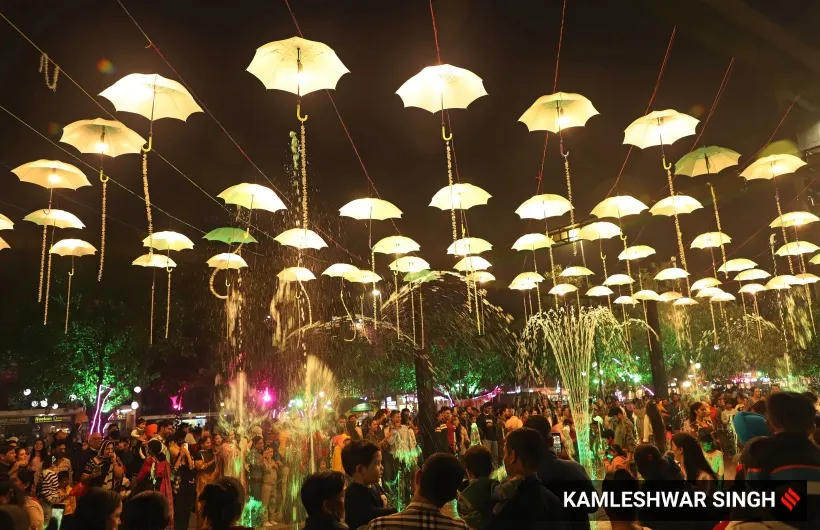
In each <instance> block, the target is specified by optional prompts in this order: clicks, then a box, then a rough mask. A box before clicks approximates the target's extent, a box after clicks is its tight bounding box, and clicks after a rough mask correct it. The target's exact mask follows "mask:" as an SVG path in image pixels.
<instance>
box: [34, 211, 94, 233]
mask: <svg viewBox="0 0 820 530" xmlns="http://www.w3.org/2000/svg"><path fill="white" fill-rule="evenodd" d="M23 220H24V221H30V222H32V223H34V224H38V225H40V226H53V227H56V228H85V225H84V224H83V223H82V221H80V220H79V219H78V218H77V216H76V215H74V214H72V213H69V212H66V211H65V210H57V209H54V208H52V209H51V210H36V211H33V212H31V213H30V214H28V215H27V216H25V217H23Z"/></svg>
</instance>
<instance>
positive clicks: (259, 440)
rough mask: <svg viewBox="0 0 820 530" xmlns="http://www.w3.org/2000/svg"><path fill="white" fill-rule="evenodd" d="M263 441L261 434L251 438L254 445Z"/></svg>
mask: <svg viewBox="0 0 820 530" xmlns="http://www.w3.org/2000/svg"><path fill="white" fill-rule="evenodd" d="M261 441H262V437H261V436H254V437H253V439H252V440H251V444H252V445H256V444H257V443H259V442H261Z"/></svg>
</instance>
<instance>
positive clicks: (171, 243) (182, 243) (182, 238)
mask: <svg viewBox="0 0 820 530" xmlns="http://www.w3.org/2000/svg"><path fill="white" fill-rule="evenodd" d="M142 246H144V247H151V248H153V249H155V250H161V251H162V250H164V251H168V250H175V251H176V250H191V249H193V248H194V242H193V241H191V240H190V239H188V237H187V236H186V235H184V234H180V233H179V232H170V231H166V232H156V233H154V235H153V236H149V237H146V238H145V239H143V240H142Z"/></svg>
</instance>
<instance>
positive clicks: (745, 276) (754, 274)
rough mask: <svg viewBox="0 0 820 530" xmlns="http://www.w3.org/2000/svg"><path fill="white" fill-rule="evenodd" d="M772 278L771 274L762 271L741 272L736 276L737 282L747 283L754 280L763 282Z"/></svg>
mask: <svg viewBox="0 0 820 530" xmlns="http://www.w3.org/2000/svg"><path fill="white" fill-rule="evenodd" d="M770 276H771V274H769V273H768V272H766V271H763V270H760V269H746V270H745V271H741V272H739V273H738V275H737V276H735V281H738V282H747V281H752V280H763V279H765V278H768V277H770Z"/></svg>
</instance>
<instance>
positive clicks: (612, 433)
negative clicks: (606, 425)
mask: <svg viewBox="0 0 820 530" xmlns="http://www.w3.org/2000/svg"><path fill="white" fill-rule="evenodd" d="M601 436H603V437H604V439H607V438H615V431H613V430H612V429H604V432H602V433H601Z"/></svg>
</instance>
